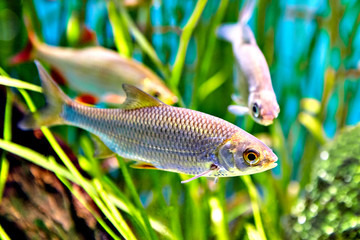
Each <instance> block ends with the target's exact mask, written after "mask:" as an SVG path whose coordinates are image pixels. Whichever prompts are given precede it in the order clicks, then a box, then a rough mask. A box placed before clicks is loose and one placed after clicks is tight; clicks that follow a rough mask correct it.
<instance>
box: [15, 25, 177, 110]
mask: <svg viewBox="0 0 360 240" xmlns="http://www.w3.org/2000/svg"><path fill="white" fill-rule="evenodd" d="M25 20H26V19H25ZM25 22H26V25H27V29H28V35H29V41H30V42H29V45H28V47H26V48H25V49H24V50H23V51H22V52H20V53H19V54H17V55H16V56H14V57H13V58H12V59H11V60H10V63H12V64H18V63H21V62H25V61H28V60H30V59H34V58H36V59H40V60H43V61H45V62H47V63H49V64H51V66H52V67H54V69H55V70H56V71H57V72H58V73H59V74H60V75H61V76H63V77H64V78H65V79H66V81H67V83H68V84H69V86H70V87H71V88H73V89H75V90H77V91H79V92H80V93H87V94H94V95H95V96H96V97H98V98H99V99H100V100H101V101H104V102H110V103H115V104H116V103H121V102H122V101H124V99H125V92H124V91H123V89H122V87H121V85H122V84H123V83H127V84H131V85H134V86H136V87H137V88H140V89H142V90H143V91H145V92H147V93H149V94H150V95H152V96H155V97H157V98H159V99H160V100H161V101H163V102H165V103H167V104H174V103H176V102H177V101H178V99H177V97H176V95H174V94H173V93H172V92H171V91H170V90H169V89H168V88H167V86H166V85H165V83H164V82H163V81H162V80H161V79H160V78H159V77H158V76H157V75H156V74H155V73H154V72H153V71H151V70H150V69H149V68H147V67H146V66H145V65H143V64H141V63H139V62H136V61H135V60H132V59H127V58H124V57H121V56H120V55H119V54H118V53H117V52H115V51H112V50H109V49H106V48H104V47H101V46H95V47H86V48H81V49H75V48H65V47H54V46H49V45H47V44H45V43H42V42H40V41H39V40H38V38H37V37H36V35H35V33H34V31H33V30H32V28H31V26H30V24H29V20H27V21H25Z"/></svg>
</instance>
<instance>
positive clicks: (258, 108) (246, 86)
mask: <svg viewBox="0 0 360 240" xmlns="http://www.w3.org/2000/svg"><path fill="white" fill-rule="evenodd" d="M255 2H256V1H255V0H247V1H246V3H245V6H244V7H243V10H242V11H241V13H240V16H239V21H238V22H237V23H235V24H224V25H221V26H220V27H219V28H218V30H217V35H218V37H220V38H222V39H224V40H227V41H229V42H231V43H232V47H233V52H234V55H235V58H236V64H235V72H236V74H235V75H236V76H235V81H234V83H235V89H236V90H237V91H238V94H234V95H233V96H232V98H233V100H234V101H235V102H236V103H237V104H238V105H231V106H229V107H228V110H229V111H230V112H232V113H234V114H235V115H244V114H250V115H251V116H252V118H253V119H254V120H255V121H256V122H258V123H260V124H262V125H270V124H272V123H273V120H274V119H275V118H277V116H278V114H279V112H280V108H279V105H278V103H277V101H276V96H275V93H274V89H273V87H272V83H271V77H270V71H269V67H268V65H267V63H266V60H265V57H264V55H263V53H262V52H261V50H260V49H259V47H258V45H257V44H256V40H255V37H254V34H253V32H252V31H251V28H250V27H249V26H248V25H247V23H248V21H249V19H250V17H251V15H252V12H253V10H254V6H255Z"/></svg>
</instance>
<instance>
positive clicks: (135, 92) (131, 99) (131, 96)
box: [122, 84, 164, 109]
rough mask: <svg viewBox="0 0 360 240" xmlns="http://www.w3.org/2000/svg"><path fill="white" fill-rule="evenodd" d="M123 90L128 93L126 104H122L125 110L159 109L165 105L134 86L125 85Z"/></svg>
mask: <svg viewBox="0 0 360 240" xmlns="http://www.w3.org/2000/svg"><path fill="white" fill-rule="evenodd" d="M122 88H123V89H124V91H125V93H126V99H125V102H124V103H123V104H122V108H123V109H137V108H144V107H157V106H161V105H163V104H164V103H163V102H161V101H160V100H158V99H156V98H154V97H152V96H150V95H149V94H147V93H145V92H143V91H141V90H140V89H138V88H136V87H134V86H132V85H129V84H123V85H122Z"/></svg>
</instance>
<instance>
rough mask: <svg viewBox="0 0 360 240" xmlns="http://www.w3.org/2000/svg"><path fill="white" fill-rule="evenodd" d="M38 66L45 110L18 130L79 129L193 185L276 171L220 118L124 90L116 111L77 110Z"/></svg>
mask: <svg viewBox="0 0 360 240" xmlns="http://www.w3.org/2000/svg"><path fill="white" fill-rule="evenodd" d="M36 65H37V67H38V70H39V74H40V79H41V81H42V87H43V92H44V94H45V96H46V98H47V103H48V104H47V106H46V107H44V108H43V109H40V110H39V111H38V112H36V113H34V114H32V115H29V116H27V117H26V118H25V119H24V120H23V121H22V122H20V124H19V126H20V127H21V128H22V129H34V128H39V127H40V126H51V125H59V124H67V125H73V126H77V127H79V128H82V129H85V130H87V131H89V132H91V133H93V134H95V135H96V136H98V137H99V138H100V139H101V140H102V141H103V142H104V143H105V145H106V146H107V147H108V148H110V150H112V151H113V152H114V153H117V154H118V155H120V156H122V157H124V158H127V159H132V160H135V161H137V162H140V163H145V165H146V166H151V167H154V168H157V169H162V170H166V171H172V172H179V173H185V174H192V175H196V176H195V177H194V178H192V179H195V178H198V177H200V176H208V177H229V176H239V175H245V174H253V173H258V172H262V171H265V170H268V169H271V168H274V167H275V166H276V165H277V164H276V163H275V162H276V161H277V156H276V155H275V154H274V153H273V152H272V151H271V149H269V148H268V147H267V146H266V145H265V144H264V143H263V142H261V141H260V140H258V139H257V138H255V137H254V136H252V135H251V134H249V133H247V132H245V131H244V130H242V129H240V128H239V127H237V126H235V125H233V124H231V123H229V122H226V121H224V120H222V119H220V118H217V117H214V116H211V115H208V114H205V113H201V112H198V111H194V110H189V109H185V108H178V107H172V106H169V105H166V104H164V103H162V102H160V101H159V100H157V99H156V98H154V97H152V96H150V95H148V94H146V93H144V92H142V91H141V90H139V89H137V88H135V87H133V86H131V85H126V84H124V85H123V89H124V91H125V92H126V96H127V97H126V100H125V103H124V104H123V105H122V107H121V108H119V109H100V108H94V107H89V106H85V105H81V104H79V103H77V102H75V101H73V100H71V99H70V98H69V97H67V96H66V95H65V94H64V93H63V92H62V91H61V90H60V88H59V87H58V86H57V85H56V83H55V82H54V81H53V80H52V79H51V77H50V76H49V75H48V73H47V72H46V71H45V70H44V68H43V67H42V66H41V65H40V64H39V63H38V62H36ZM140 165H141V164H140ZM192 179H190V180H192Z"/></svg>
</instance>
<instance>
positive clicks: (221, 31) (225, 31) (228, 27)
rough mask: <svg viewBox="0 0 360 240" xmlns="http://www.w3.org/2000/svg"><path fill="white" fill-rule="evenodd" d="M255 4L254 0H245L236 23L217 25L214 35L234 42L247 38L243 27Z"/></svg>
mask: <svg viewBox="0 0 360 240" xmlns="http://www.w3.org/2000/svg"><path fill="white" fill-rule="evenodd" d="M255 4H256V0H246V2H245V3H244V5H243V7H242V9H241V11H240V14H239V21H238V22H237V23H232V24H223V25H221V26H220V27H218V29H217V32H216V35H217V36H218V37H219V38H221V39H224V40H226V41H229V42H231V43H235V44H236V43H238V42H239V41H240V42H242V41H244V39H247V38H249V37H248V36H247V34H248V33H246V32H244V28H246V25H247V23H248V21H249V19H250V18H251V15H252V14H253V11H254V8H255Z"/></svg>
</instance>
